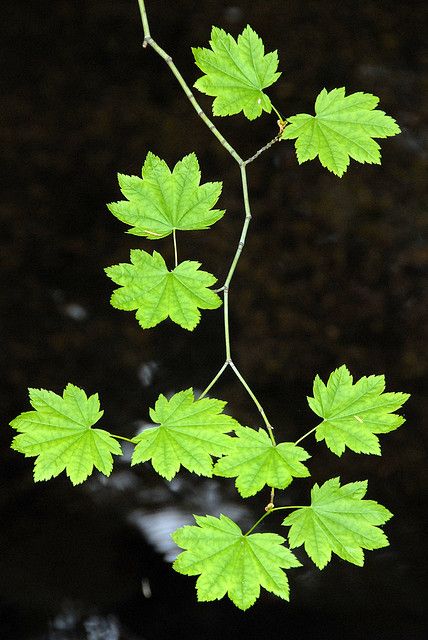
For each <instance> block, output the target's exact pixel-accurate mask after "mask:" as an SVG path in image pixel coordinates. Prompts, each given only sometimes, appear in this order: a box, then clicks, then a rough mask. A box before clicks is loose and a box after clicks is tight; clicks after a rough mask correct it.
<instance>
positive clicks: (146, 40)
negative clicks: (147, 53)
mask: <svg viewBox="0 0 428 640" xmlns="http://www.w3.org/2000/svg"><path fill="white" fill-rule="evenodd" d="M152 40H153V38H152V37H151V36H145V37H144V40H143V49H147V45H148V44H150V42H151V41H152Z"/></svg>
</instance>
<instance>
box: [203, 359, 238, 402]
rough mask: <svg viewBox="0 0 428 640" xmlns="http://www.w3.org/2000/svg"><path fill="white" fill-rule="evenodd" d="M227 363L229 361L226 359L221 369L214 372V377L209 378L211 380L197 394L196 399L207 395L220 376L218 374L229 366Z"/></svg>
mask: <svg viewBox="0 0 428 640" xmlns="http://www.w3.org/2000/svg"><path fill="white" fill-rule="evenodd" d="M229 364H230V362H228V361H227V360H226V362H224V363H223V366H222V367H221V369H220V370H219V371H218V372H217V373H216V374H215V376H214V378H213V379H212V380H211V382H210V383H209V384H208V386H207V387H206V388H205V389H204V390H203V391H202V393H201V395H200V396H199V398H198V400H201V399H202V398H203V397H204V396H206V395H207V393H208V391H209V390H210V389H211V387H213V386H214V385H215V383H216V382H217V380H218V379H219V378H220V376H221V375H222V374H223V372H224V370H225V369H226V368H227V367H228V366H229Z"/></svg>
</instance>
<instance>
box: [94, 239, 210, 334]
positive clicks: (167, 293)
mask: <svg viewBox="0 0 428 640" xmlns="http://www.w3.org/2000/svg"><path fill="white" fill-rule="evenodd" d="M200 266H201V265H200V263H199V262H195V261H190V260H186V261H185V262H181V263H180V264H179V265H178V266H177V267H175V269H173V270H172V271H169V270H168V268H167V266H166V264H165V260H164V259H163V258H162V256H161V255H160V254H159V253H157V251H154V252H153V255H150V254H149V253H147V252H146V251H142V250H140V249H133V250H131V264H129V263H121V264H118V265H115V266H113V267H107V268H106V269H105V272H106V273H107V275H108V276H109V278H111V279H112V280H113V282H115V283H116V284H119V285H121V288H120V289H116V290H115V291H114V292H113V295H112V297H111V304H112V306H113V307H115V308H116V309H123V310H124V311H133V310H135V309H137V313H136V314H135V315H136V318H137V320H138V322H139V323H140V325H141V326H142V327H143V329H148V328H150V327H154V326H156V325H157V324H159V322H162V320H165V318H167V317H168V316H169V317H170V318H171V320H172V321H173V322H176V323H177V324H179V325H180V326H181V327H183V328H184V329H188V330H189V331H192V330H193V329H194V328H195V327H196V325H197V324H198V322H199V320H200V317H201V314H200V312H199V309H217V307H219V306H220V305H221V299H220V298H219V296H218V295H217V294H216V293H214V292H213V291H211V290H210V289H209V288H208V287H210V286H211V285H213V284H214V283H215V282H217V279H216V278H215V277H214V276H213V275H211V273H207V272H206V271H200V270H199V267H200Z"/></svg>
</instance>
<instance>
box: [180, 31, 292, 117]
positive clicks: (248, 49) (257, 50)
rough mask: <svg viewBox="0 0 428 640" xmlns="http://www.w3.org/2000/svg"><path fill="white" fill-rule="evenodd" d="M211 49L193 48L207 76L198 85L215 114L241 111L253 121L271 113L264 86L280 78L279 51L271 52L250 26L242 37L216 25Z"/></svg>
mask: <svg viewBox="0 0 428 640" xmlns="http://www.w3.org/2000/svg"><path fill="white" fill-rule="evenodd" d="M210 44H211V49H199V48H196V49H192V51H193V55H194V57H195V62H196V64H197V65H198V67H199V68H200V69H201V71H203V72H204V73H205V74H206V75H204V76H202V77H201V78H199V80H197V81H196V82H195V87H196V88H197V89H199V91H202V92H203V93H206V94H207V95H209V96H216V98H215V100H214V102H213V113H214V115H215V116H231V115H233V114H235V113H239V112H240V111H243V112H244V115H245V116H246V117H247V118H248V119H249V120H254V119H255V118H258V117H259V116H260V115H261V114H262V111H267V112H268V113H270V112H271V110H272V104H271V101H270V99H269V96H267V95H266V94H265V93H263V91H262V89H265V88H266V87H269V86H270V85H271V84H273V83H274V82H276V80H278V78H279V76H280V75H281V74H280V73H277V68H278V54H277V52H276V51H273V52H272V53H267V54H266V55H265V49H264V45H263V42H262V40H261V39H260V38H259V36H258V35H257V33H256V32H255V31H253V29H252V28H251V27H250V26H247V27H245V29H244V31H243V32H242V33H241V35H240V36H238V40H237V41H236V40H235V39H234V38H233V36H231V35H230V34H228V33H226V32H225V31H223V29H219V28H217V27H213V28H212V31H211V40H210Z"/></svg>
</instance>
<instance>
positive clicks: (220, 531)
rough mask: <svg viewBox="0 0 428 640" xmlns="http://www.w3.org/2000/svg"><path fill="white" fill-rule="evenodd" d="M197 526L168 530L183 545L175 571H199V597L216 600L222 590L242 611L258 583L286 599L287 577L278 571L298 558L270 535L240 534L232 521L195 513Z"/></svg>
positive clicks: (193, 573)
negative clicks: (171, 531)
mask: <svg viewBox="0 0 428 640" xmlns="http://www.w3.org/2000/svg"><path fill="white" fill-rule="evenodd" d="M194 518H195V520H196V523H197V525H198V526H185V527H181V528H180V529H177V531H175V532H174V533H173V534H172V539H173V540H174V542H175V543H176V544H177V545H178V546H179V547H181V548H182V549H186V551H184V552H183V553H180V555H179V556H178V558H177V559H176V561H175V562H174V564H173V568H174V569H175V570H176V571H178V573H184V574H185V575H188V576H196V575H199V574H200V576H199V578H198V580H197V582H196V590H197V594H198V600H199V601H202V602H209V601H212V600H220V599H221V598H223V597H224V596H225V595H226V594H227V595H228V596H229V598H230V599H231V600H232V602H233V603H234V604H235V605H236V606H237V607H238V608H239V609H242V610H245V609H248V608H249V607H251V606H252V605H253V604H254V603H255V601H256V600H257V598H258V597H259V595H260V587H263V588H264V589H266V591H270V592H271V593H274V594H275V595H277V596H279V597H280V598H283V599H284V600H288V599H289V586H288V579H287V576H286V574H285V572H284V571H283V569H290V568H292V567H299V566H301V565H300V562H299V561H298V560H297V558H296V557H295V556H294V555H293V553H292V552H291V551H290V550H289V549H287V548H286V547H284V546H283V544H282V543H283V542H285V540H284V538H283V537H282V536H279V535H277V534H275V533H254V534H251V535H243V533H242V531H241V529H240V528H239V527H238V525H237V524H235V523H234V522H233V520H230V518H228V517H226V516H224V515H220V517H219V518H215V517H214V516H194Z"/></svg>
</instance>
